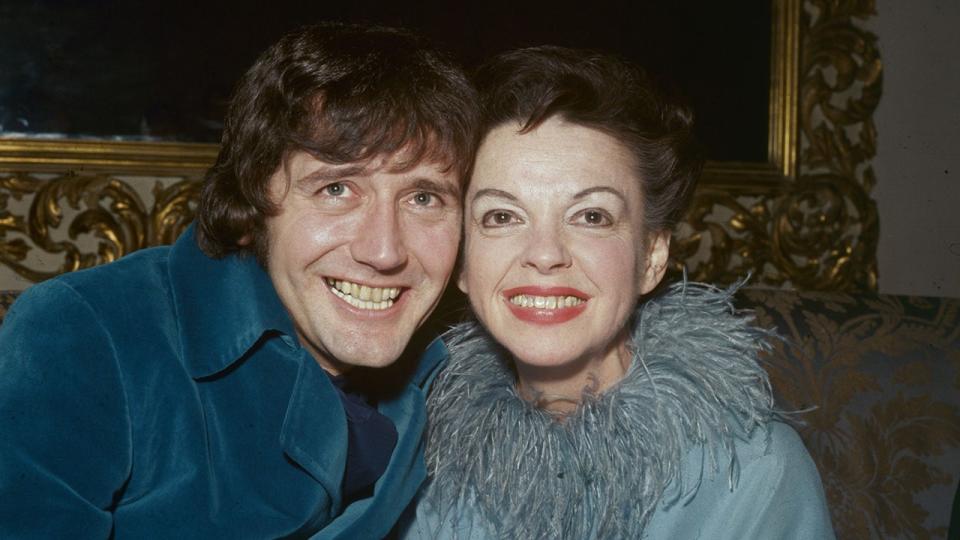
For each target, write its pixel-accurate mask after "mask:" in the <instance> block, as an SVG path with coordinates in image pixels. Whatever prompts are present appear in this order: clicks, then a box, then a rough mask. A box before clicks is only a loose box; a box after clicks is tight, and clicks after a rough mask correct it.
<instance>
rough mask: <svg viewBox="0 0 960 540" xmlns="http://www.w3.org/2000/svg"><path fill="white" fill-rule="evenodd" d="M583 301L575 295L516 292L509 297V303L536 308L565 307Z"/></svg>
mask: <svg viewBox="0 0 960 540" xmlns="http://www.w3.org/2000/svg"><path fill="white" fill-rule="evenodd" d="M585 301H586V300H581V299H580V298H577V297H576V296H533V295H530V294H518V295H516V296H513V297H511V298H510V303H511V304H515V305H518V306H520V307H532V308H537V309H558V308H565V307H571V306H576V305H579V304H582V303H584V302H585Z"/></svg>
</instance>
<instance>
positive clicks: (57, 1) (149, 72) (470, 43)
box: [0, 0, 771, 162]
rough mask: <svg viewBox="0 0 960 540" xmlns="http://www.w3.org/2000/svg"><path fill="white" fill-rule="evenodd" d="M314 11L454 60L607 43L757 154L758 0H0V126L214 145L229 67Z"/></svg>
mask: <svg viewBox="0 0 960 540" xmlns="http://www.w3.org/2000/svg"><path fill="white" fill-rule="evenodd" d="M319 20H340V21H357V22H378V23H385V24H390V25H399V26H406V27H408V28H411V29H415V30H418V31H419V32H421V33H423V34H426V35H428V36H430V37H431V38H433V39H434V41H436V42H438V43H439V44H440V45H442V46H443V47H445V48H447V49H448V50H450V51H451V52H452V53H453V54H454V55H455V56H457V57H458V58H459V59H460V60H461V61H462V62H463V63H464V64H465V65H466V66H467V67H471V66H474V65H476V64H477V63H478V62H480V61H481V60H482V59H484V58H486V57H488V56H489V55H491V54H494V53H496V52H500V51H503V50H507V49H510V48H514V47H519V46H525V45H538V44H547V43H549V44H557V45H568V46H576V47H588V48H596V49H603V50H607V51H611V52H617V53H619V54H621V55H624V56H626V57H628V58H631V59H633V60H635V61H637V62H638V63H640V64H641V65H643V66H645V67H647V68H648V69H649V70H650V71H652V72H653V73H654V74H655V75H657V76H658V77H659V78H661V79H664V80H667V81H672V85H673V86H674V87H675V88H676V89H678V90H679V91H680V92H681V93H682V94H685V95H686V96H687V97H688V98H689V100H690V101H691V102H692V103H693V104H694V107H695V109H696V111H697V114H698V117H699V130H700V136H701V138H702V139H703V140H704V142H705V144H706V146H707V148H708V153H709V157H710V158H711V159H713V160H716V161H754V162H756V161H760V162H762V161H766V159H767V130H768V125H767V124H768V102H769V87H770V67H769V65H770V47H771V44H770V33H771V30H770V28H771V12H770V2H769V0H752V1H747V2H715V1H702V2H672V1H671V2H667V1H659V2H654V1H642V0H635V1H632V2H627V1H618V2H590V1H588V0H580V1H569V0H556V1H553V2H523V1H521V0H517V1H515V2H499V1H498V2H463V3H454V2H440V1H437V0H431V1H424V2H388V1H385V0H366V1H350V0H338V1H335V2H333V1H315V2H292V1H289V0H272V1H257V2H253V1H246V0H235V1H232V2H217V1H214V2H210V1H207V2H204V1H202V0H196V1H194V2H160V1H156V2H145V1H137V0H3V1H2V2H0V136H2V137H5V138H9V137H18V136H23V137H30V138H43V137H56V138H62V137H77V138H96V139H109V140H147V141H151V140H163V141H178V142H217V141H218V139H219V134H220V128H221V121H222V118H223V113H224V110H225V107H226V103H227V101H228V99H229V96H230V93H231V91H232V88H233V85H234V84H235V82H236V81H237V79H238V78H239V77H240V75H241V74H242V73H243V71H244V70H246V68H247V67H248V66H249V65H250V64H251V63H252V62H253V61H254V59H255V58H256V56H257V55H258V54H259V53H260V52H261V51H262V50H263V49H264V48H265V47H267V46H268V45H269V44H270V43H272V42H273V41H275V40H276V39H277V38H278V37H279V36H280V35H282V34H283V33H285V32H286V31H288V30H290V29H292V28H294V27H296V26H299V25H301V24H305V23H309V22H314V21H319Z"/></svg>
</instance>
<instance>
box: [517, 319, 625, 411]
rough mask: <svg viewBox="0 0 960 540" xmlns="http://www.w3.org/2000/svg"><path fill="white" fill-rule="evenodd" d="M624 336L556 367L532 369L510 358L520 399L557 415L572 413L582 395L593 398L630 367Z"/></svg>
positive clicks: (616, 381)
mask: <svg viewBox="0 0 960 540" xmlns="http://www.w3.org/2000/svg"><path fill="white" fill-rule="evenodd" d="M631 361H632V355H631V354H630V351H629V348H628V347H627V338H626V335H623V336H622V337H621V338H619V339H616V340H614V343H613V344H611V346H610V347H609V348H608V349H605V350H603V351H598V352H596V353H594V354H591V355H589V356H587V357H584V358H578V359H575V360H573V361H572V362H567V363H564V364H563V365H560V366H546V367H544V366H532V365H530V364H525V363H523V361H521V360H518V359H516V358H514V365H515V366H516V371H517V391H518V393H519V394H520V396H521V397H522V398H523V399H525V400H527V401H529V402H531V403H533V404H534V405H536V406H537V407H539V408H541V409H544V410H546V411H548V412H550V413H552V414H556V415H557V416H561V417H562V416H566V415H567V414H570V413H572V412H573V411H575V410H576V408H577V406H579V404H580V402H581V401H583V398H584V396H596V395H599V394H602V393H603V392H605V391H606V390H607V389H608V388H610V387H611V386H613V385H615V384H616V383H618V382H619V381H620V380H621V379H623V377H624V376H625V375H626V374H627V370H628V369H629V368H630V363H631Z"/></svg>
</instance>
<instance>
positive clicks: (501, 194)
mask: <svg viewBox="0 0 960 540" xmlns="http://www.w3.org/2000/svg"><path fill="white" fill-rule="evenodd" d="M481 197H495V198H498V199H507V200H509V201H514V202H516V201H517V198H516V197H514V196H513V194H511V193H509V192H506V191H503V190H502V189H491V188H485V189H478V190H477V192H476V193H474V194H473V200H477V199H479V198H481Z"/></svg>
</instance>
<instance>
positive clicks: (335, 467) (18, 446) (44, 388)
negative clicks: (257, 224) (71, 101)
mask: <svg viewBox="0 0 960 540" xmlns="http://www.w3.org/2000/svg"><path fill="white" fill-rule="evenodd" d="M440 352H441V351H439V350H437V351H435V352H433V353H428V354H427V355H426V356H425V357H424V358H423V359H422V360H421V362H422V363H421V364H420V365H419V367H418V368H416V369H412V370H411V371H412V372H413V375H412V378H411V379H410V382H409V384H407V385H405V386H403V385H402V388H401V390H400V391H399V392H398V393H396V394H395V395H393V396H392V397H390V398H388V399H383V400H381V401H380V403H379V409H380V411H381V412H382V413H383V414H384V415H386V416H387V417H389V418H390V419H392V420H393V422H394V423H395V425H396V427H397V431H398V436H399V438H398V441H397V445H396V449H395V450H394V453H393V456H392V458H391V460H390V463H389V465H388V467H387V469H386V471H385V472H384V473H383V475H382V476H381V478H380V480H379V481H378V482H377V484H376V487H375V491H374V494H373V496H372V497H370V498H367V499H362V500H359V501H356V502H353V503H352V504H350V505H349V506H347V507H344V505H343V502H342V498H341V492H340V483H341V478H342V475H343V470H344V464H345V459H346V452H347V437H346V434H347V424H346V418H345V415H344V411H343V408H342V406H341V402H340V398H339V397H338V394H337V392H336V390H335V389H334V387H333V385H332V383H331V382H330V380H329V378H328V377H327V376H326V375H325V373H324V372H323V371H322V369H321V368H320V366H319V365H318V364H317V362H315V361H314V359H313V358H312V357H311V356H310V354H309V353H308V352H307V351H306V350H305V349H303V348H302V347H301V346H300V344H299V342H298V340H297V338H296V336H295V334H294V330H293V325H292V322H291V320H290V318H289V316H288V315H287V313H286V311H285V310H284V308H283V306H282V304H281V303H280V300H279V298H278V297H277V295H276V293H275V291H274V288H273V285H272V283H271V281H270V279H269V276H268V275H267V274H266V273H265V272H264V271H263V269H262V268H261V267H260V266H259V265H258V264H257V262H256V261H255V260H254V259H252V258H249V257H236V256H229V257H226V258H224V259H219V260H214V259H211V258H209V257H207V256H205V255H204V254H203V253H202V252H201V251H200V250H199V248H198V247H197V245H196V241H195V237H194V233H193V230H192V228H191V229H189V230H188V231H187V232H186V233H185V234H184V235H183V236H182V237H181V238H180V239H179V240H178V241H177V243H176V244H175V245H174V246H172V247H163V248H153V249H148V250H144V251H140V252H137V253H134V254H132V255H130V256H127V257H124V258H123V259H121V260H119V261H117V262H115V263H112V264H109V265H104V266H102V267H98V268H95V269H92V270H88V271H82V272H75V273H72V274H68V275H64V276H61V277H59V278H56V279H53V280H50V281H47V282H45V283H42V284H39V285H36V286H34V287H31V288H30V289H28V290H27V291H26V292H25V293H24V294H23V295H22V296H21V297H20V298H19V299H18V301H17V302H16V303H15V304H14V306H13V307H12V308H11V310H10V312H9V313H8V315H7V317H6V319H5V321H4V322H3V325H2V326H0V501H2V503H0V538H5V539H6V538H23V537H30V538H87V537H89V538H107V537H111V535H112V537H115V538H117V539H122V538H194V537H197V538H201V537H202V538H277V537H287V536H290V537H296V538H304V537H310V536H312V535H314V534H316V536H315V537H316V538H380V537H382V536H384V535H385V534H386V533H387V532H388V531H389V530H390V528H391V527H392V526H393V524H394V523H395V521H396V520H397V518H398V516H399V515H400V513H401V512H402V510H403V508H404V507H406V506H407V504H408V502H409V501H410V500H411V498H412V497H413V496H414V494H415V493H416V491H417V489H418V487H419V486H420V484H421V482H422V480H423V478H424V476H425V470H424V464H423V457H422V453H423V452H422V450H423V449H422V442H421V433H422V431H423V426H424V422H425V418H426V414H425V408H424V393H423V390H422V388H423V385H424V384H425V383H426V381H427V379H428V378H429V377H430V375H431V373H432V372H433V371H434V370H435V368H436V365H437V362H438V361H439V360H440V358H441V356H442V355H441V354H440Z"/></svg>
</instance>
